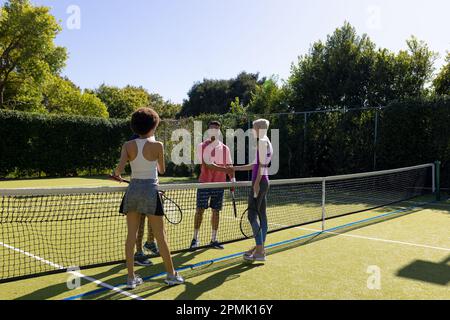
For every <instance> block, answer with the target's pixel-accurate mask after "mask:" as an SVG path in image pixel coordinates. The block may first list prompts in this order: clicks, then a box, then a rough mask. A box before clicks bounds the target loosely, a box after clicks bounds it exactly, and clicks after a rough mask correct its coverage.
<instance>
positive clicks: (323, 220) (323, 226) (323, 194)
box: [322, 178, 326, 231]
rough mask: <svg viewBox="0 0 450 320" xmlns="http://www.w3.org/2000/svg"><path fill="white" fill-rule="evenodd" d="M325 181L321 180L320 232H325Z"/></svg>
mask: <svg viewBox="0 0 450 320" xmlns="http://www.w3.org/2000/svg"><path fill="white" fill-rule="evenodd" d="M325 190H326V179H325V178H323V179H322V231H325V219H326V210H325V201H326V193H325Z"/></svg>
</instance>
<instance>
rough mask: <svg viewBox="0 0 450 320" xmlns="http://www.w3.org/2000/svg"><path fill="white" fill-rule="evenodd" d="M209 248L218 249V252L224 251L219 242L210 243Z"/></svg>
mask: <svg viewBox="0 0 450 320" xmlns="http://www.w3.org/2000/svg"><path fill="white" fill-rule="evenodd" d="M209 246H210V247H211V248H214V249H219V250H223V249H225V248H224V247H223V245H221V244H220V243H219V241H217V240H216V241H211V243H210V244H209Z"/></svg>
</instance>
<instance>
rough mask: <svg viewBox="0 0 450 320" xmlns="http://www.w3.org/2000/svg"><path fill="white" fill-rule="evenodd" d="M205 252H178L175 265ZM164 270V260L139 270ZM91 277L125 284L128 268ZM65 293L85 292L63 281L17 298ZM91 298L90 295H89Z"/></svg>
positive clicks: (143, 272)
mask: <svg viewBox="0 0 450 320" xmlns="http://www.w3.org/2000/svg"><path fill="white" fill-rule="evenodd" d="M202 252H204V250H198V251H195V252H183V253H180V254H176V255H174V256H173V262H174V264H175V265H182V264H185V263H186V262H188V261H190V260H192V259H193V258H195V256H196V255H198V254H200V253H202ZM163 270H164V266H163V264H162V262H160V263H157V264H155V265H153V266H151V267H148V268H142V269H140V270H139V271H138V273H139V275H141V276H142V277H148V276H151V275H152V274H155V273H160V272H163ZM121 272H122V274H120V275H118V276H116V277H113V278H109V277H111V276H113V275H117V274H118V273H121ZM81 273H83V270H82V271H81ZM89 276H90V277H91V278H94V279H96V280H100V281H104V279H105V278H108V280H107V281H108V284H110V285H112V286H118V285H121V284H124V283H125V282H126V277H127V276H126V268H125V265H124V264H119V265H115V266H113V267H112V268H110V269H108V270H105V271H102V272H99V273H97V274H90V275H89ZM81 282H82V284H83V285H86V284H89V283H90V282H89V281H87V280H84V279H82V280H81ZM98 288H99V289H100V288H103V287H101V286H98ZM107 290H108V289H106V288H105V291H107ZM63 293H68V295H69V296H73V295H77V294H82V293H83V292H80V291H75V290H70V289H68V288H67V284H66V282H63V283H58V284H54V285H51V286H48V287H45V288H41V289H39V290H36V291H34V292H32V293H29V294H26V295H24V296H21V297H19V298H17V299H16V300H46V299H51V298H53V297H55V296H58V295H60V294H63ZM87 298H89V297H87Z"/></svg>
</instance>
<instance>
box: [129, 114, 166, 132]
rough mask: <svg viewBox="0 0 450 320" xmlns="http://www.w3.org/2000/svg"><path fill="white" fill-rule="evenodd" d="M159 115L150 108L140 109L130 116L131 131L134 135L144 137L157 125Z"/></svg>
mask: <svg viewBox="0 0 450 320" xmlns="http://www.w3.org/2000/svg"><path fill="white" fill-rule="evenodd" d="M159 121H160V119H159V115H158V113H157V112H156V111H155V110H153V109H151V108H140V109H138V110H136V111H135V112H134V113H133V115H132V116H131V130H133V132H134V133H135V134H139V135H145V134H147V133H149V132H150V131H151V130H153V129H155V128H156V127H158V125H159Z"/></svg>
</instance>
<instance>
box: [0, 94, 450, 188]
mask: <svg viewBox="0 0 450 320" xmlns="http://www.w3.org/2000/svg"><path fill="white" fill-rule="evenodd" d="M256 117H257V116H256V115H232V114H227V115H201V116H198V117H196V118H195V119H194V118H187V119H181V120H178V121H163V122H162V123H161V125H160V127H159V129H158V132H157V137H158V139H159V140H161V141H164V142H165V146H166V159H167V175H170V176H187V175H192V174H195V173H197V172H198V168H196V167H195V166H192V165H181V166H177V165H174V164H173V163H171V162H170V157H171V151H172V148H173V146H174V145H175V144H176V142H174V141H171V135H172V133H173V132H174V130H175V129H179V128H185V129H187V130H189V131H191V132H192V131H193V128H194V126H193V121H194V120H197V121H202V123H203V130H206V126H207V123H208V122H209V121H210V120H220V121H221V122H222V124H223V132H224V133H225V130H226V129H228V128H233V129H237V128H241V129H244V130H246V129H247V128H248V127H249V126H250V125H251V121H252V120H254V119H255V118H256ZM265 118H268V119H269V120H270V121H271V127H272V128H277V129H279V135H280V171H279V173H278V175H277V178H294V177H307V176H324V175H335V174H346V173H357V172H365V171H372V170H382V169H390V168H397V167H404V166H411V165H417V164H422V163H427V162H434V161H435V160H441V161H442V184H443V186H444V187H449V186H450V97H438V98H431V99H411V100H408V101H402V102H393V103H391V104H390V105H389V106H388V107H386V108H383V109H381V110H373V109H370V110H352V111H347V112H327V113H310V114H306V115H304V114H285V115H267V116H265ZM131 134H132V133H131V130H130V128H129V123H128V121H127V120H113V119H101V118H85V117H74V116H48V115H45V116H44V115H40V114H30V113H22V112H13V111H0V137H1V138H0V177H6V176H8V175H9V176H11V175H13V176H16V177H23V176H33V175H37V174H38V173H43V174H45V175H47V176H68V175H76V174H80V173H99V172H102V171H106V170H111V168H113V167H114V165H115V164H116V162H117V159H118V157H119V155H120V146H121V145H122V143H123V142H124V141H126V140H127V139H128V138H129V137H130V136H131ZM193 152H194V149H192V153H193ZM247 158H248V157H247Z"/></svg>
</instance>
